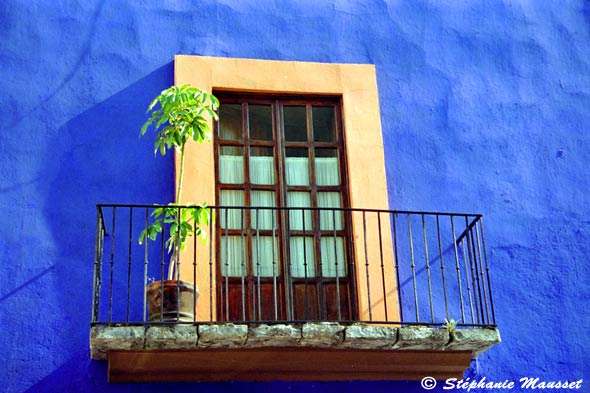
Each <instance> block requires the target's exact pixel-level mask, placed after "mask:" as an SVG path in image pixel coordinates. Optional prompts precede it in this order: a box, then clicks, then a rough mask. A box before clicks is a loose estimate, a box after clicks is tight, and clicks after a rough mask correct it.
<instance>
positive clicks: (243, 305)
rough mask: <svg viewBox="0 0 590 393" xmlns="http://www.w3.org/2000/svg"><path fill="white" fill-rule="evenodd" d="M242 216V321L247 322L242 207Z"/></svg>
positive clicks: (242, 217)
mask: <svg viewBox="0 0 590 393" xmlns="http://www.w3.org/2000/svg"><path fill="white" fill-rule="evenodd" d="M240 212H241V214H242V216H241V217H240V220H241V223H240V228H241V229H240V236H241V240H242V241H241V245H242V263H241V267H242V269H241V271H242V320H243V321H246V281H245V280H246V241H245V233H244V215H245V214H246V212H245V211H244V208H243V207H242V208H241V209H240Z"/></svg>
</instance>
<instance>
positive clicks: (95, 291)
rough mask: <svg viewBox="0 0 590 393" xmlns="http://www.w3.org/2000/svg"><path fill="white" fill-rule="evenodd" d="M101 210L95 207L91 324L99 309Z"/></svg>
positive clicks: (95, 320) (96, 317)
mask: <svg viewBox="0 0 590 393" xmlns="http://www.w3.org/2000/svg"><path fill="white" fill-rule="evenodd" d="M100 217H101V208H100V206H97V207H96V232H95V243H94V247H95V248H94V277H93V278H92V281H93V282H92V316H91V318H90V320H91V322H92V323H95V322H97V321H98V309H99V302H100V290H99V288H100V270H101V268H100V265H101V263H102V256H101V252H102V251H101V248H102V246H101V243H102V241H101V238H102V237H103V236H104V235H103V230H102V227H101V220H100Z"/></svg>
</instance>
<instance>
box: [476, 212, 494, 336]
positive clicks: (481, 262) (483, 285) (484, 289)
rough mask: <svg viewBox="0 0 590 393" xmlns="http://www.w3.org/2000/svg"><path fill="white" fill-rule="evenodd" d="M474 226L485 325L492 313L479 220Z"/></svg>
mask: <svg viewBox="0 0 590 393" xmlns="http://www.w3.org/2000/svg"><path fill="white" fill-rule="evenodd" d="M476 220H478V218H476ZM474 228H475V240H476V241H477V257H476V258H475V260H476V261H478V262H479V275H480V278H481V286H482V292H483V302H484V305H485V320H484V321H482V322H483V324H484V325H487V324H489V321H490V314H489V310H488V296H487V294H486V280H485V277H484V271H483V261H482V257H481V243H480V241H479V231H478V230H477V222H476V224H475V226H474ZM482 318H483V315H482Z"/></svg>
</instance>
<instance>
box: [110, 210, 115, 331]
mask: <svg viewBox="0 0 590 393" xmlns="http://www.w3.org/2000/svg"><path fill="white" fill-rule="evenodd" d="M116 210H117V207H116V206H113V213H112V221H111V225H112V226H111V228H112V231H111V271H110V281H109V322H112V321H113V273H114V270H115V229H116V228H115V222H116V218H115V217H116V215H117V212H116Z"/></svg>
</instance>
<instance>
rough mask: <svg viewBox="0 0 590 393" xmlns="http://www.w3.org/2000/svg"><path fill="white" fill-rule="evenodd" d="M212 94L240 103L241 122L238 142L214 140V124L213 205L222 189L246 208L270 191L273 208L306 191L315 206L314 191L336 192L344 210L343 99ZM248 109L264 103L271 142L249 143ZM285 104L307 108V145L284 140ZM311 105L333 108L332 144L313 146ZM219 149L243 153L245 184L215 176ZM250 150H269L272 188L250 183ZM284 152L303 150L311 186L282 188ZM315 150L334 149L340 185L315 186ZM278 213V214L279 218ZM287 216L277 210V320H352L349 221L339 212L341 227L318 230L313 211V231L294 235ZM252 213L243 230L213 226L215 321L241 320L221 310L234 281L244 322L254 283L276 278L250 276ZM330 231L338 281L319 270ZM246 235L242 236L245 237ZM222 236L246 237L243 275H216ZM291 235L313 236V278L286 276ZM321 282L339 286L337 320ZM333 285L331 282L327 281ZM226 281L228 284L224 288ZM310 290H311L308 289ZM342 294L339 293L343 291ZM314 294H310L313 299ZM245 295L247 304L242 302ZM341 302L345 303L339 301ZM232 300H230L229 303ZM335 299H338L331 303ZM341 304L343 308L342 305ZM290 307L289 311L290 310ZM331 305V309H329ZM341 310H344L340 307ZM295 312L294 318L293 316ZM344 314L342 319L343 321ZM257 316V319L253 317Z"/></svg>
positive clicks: (251, 313) (251, 311)
mask: <svg viewBox="0 0 590 393" xmlns="http://www.w3.org/2000/svg"><path fill="white" fill-rule="evenodd" d="M213 93H214V94H215V95H216V96H217V97H218V98H219V99H220V101H221V103H222V105H223V104H239V105H240V106H241V110H242V118H241V138H240V140H231V139H222V138H221V137H220V136H219V122H215V126H214V138H213V144H214V154H215V200H216V204H217V205H220V204H221V202H220V201H221V199H220V195H221V191H222V190H239V191H243V192H244V203H245V206H251V202H252V201H251V193H252V191H272V192H274V193H275V206H278V207H283V206H287V195H288V192H289V191H295V192H297V191H300V192H309V193H310V198H311V207H318V192H338V193H339V194H340V196H341V200H340V202H341V207H349V206H350V199H349V186H348V174H347V164H346V146H345V132H344V129H343V125H342V110H341V108H342V98H341V96H337V95H329V96H318V95H281V94H255V93H245V92H240V93H236V92H231V91H230V92H228V91H223V90H222V91H217V90H214V91H213ZM249 105H269V106H270V107H271V116H272V132H273V139H272V140H271V141H260V140H253V139H250V137H249V135H248V133H249V122H248V120H249V111H248V106H249ZM285 106H304V107H305V108H306V109H305V111H306V133H307V141H287V140H286V138H285V131H284V129H283V119H282V108H283V107H285ZM314 106H330V107H333V108H334V117H335V124H334V126H335V137H336V140H335V141H334V142H316V141H315V139H314V135H313V124H312V122H313V117H312V113H311V112H312V110H313V107H314ZM224 146H234V147H239V148H240V149H242V151H243V154H244V183H242V184H223V183H221V181H220V178H219V154H220V148H221V147H224ZM252 147H265V148H272V150H273V162H274V179H275V182H274V184H272V185H259V184H256V185H253V184H252V183H251V182H250V176H249V174H250V165H249V157H250V148H252ZM288 148H299V149H306V150H307V154H308V159H309V162H310V166H309V170H310V184H309V185H308V186H295V185H287V184H286V178H285V175H284V174H285V165H286V162H285V159H286V157H287V153H286V149H288ZM316 149H335V150H336V152H337V156H338V163H339V167H338V170H339V176H340V184H339V185H318V184H317V179H316V176H315V164H312V162H315V161H314V160H315V151H316ZM279 213H280V214H279ZM287 215H288V213H287V212H286V211H282V212H281V211H277V217H276V218H277V226H278V232H279V233H278V235H277V237H278V239H279V245H278V250H277V251H278V256H277V259H278V263H279V269H278V271H279V273H280V274H279V280H278V282H277V281H275V283H274V285H275V287H274V289H276V292H275V293H278V295H277V296H276V297H275V299H274V302H275V304H276V303H277V302H278V303H279V304H278V311H279V313H278V316H277V318H278V319H279V320H285V319H286V320H317V319H319V320H342V319H345V320H357V318H358V314H357V305H356V290H355V285H354V284H355V280H354V277H356V271H355V270H356V269H355V267H354V263H353V258H354V253H353V251H352V247H353V245H352V243H351V242H352V232H351V220H350V217H349V216H348V215H347V214H346V213H345V212H343V213H342V220H343V228H342V229H340V230H337V231H331V230H321V229H320V226H319V211H317V210H314V211H312V213H311V215H312V221H313V224H312V228H313V229H312V230H311V231H306V230H303V231H296V230H292V229H289V228H286V222H287V221H288V218H287ZM251 220H252V218H251V214H246V215H245V221H244V226H245V228H247V229H246V230H245V231H242V230H236V229H224V228H221V225H220V221H219V220H218V222H217V225H216V260H217V269H216V282H217V288H216V291H215V292H216V296H217V299H218V301H217V319H218V320H241V319H240V318H237V319H236V318H232V317H229V313H228V312H227V310H226V307H228V306H229V307H230V310H231V305H230V304H229V303H230V301H229V300H228V299H226V297H227V298H229V297H230V295H229V294H228V293H227V291H228V290H229V286H231V285H235V283H236V282H237V283H238V284H240V285H241V286H242V288H241V297H242V299H241V302H240V303H241V305H242V317H243V318H244V319H245V320H251V319H254V320H256V319H257V318H256V314H257V313H256V301H257V295H256V293H255V291H254V288H255V286H256V284H258V285H262V284H263V283H266V282H267V281H271V280H273V279H276V277H272V278H271V277H264V278H262V277H261V278H259V277H257V276H256V275H255V274H254V272H252V266H251V261H250V258H251V255H252V252H253V246H252V242H253V241H254V240H253V235H252V234H251V233H250V231H251V230H252V228H251ZM328 231H329V232H330V236H331V235H332V234H333V233H336V235H337V236H338V237H342V238H343V239H344V242H345V243H344V244H345V249H344V252H345V261H346V264H347V266H346V275H345V276H339V277H338V278H335V277H334V278H331V277H324V275H323V273H322V271H323V269H322V265H321V261H322V257H321V238H322V236H327V235H328V233H327V232H328ZM268 232H270V230H260V231H259V234H260V235H261V236H268V235H269V234H270V233H268ZM244 233H246V235H244ZM223 236H245V237H247V238H250V239H249V240H247V241H246V251H245V254H246V259H247V261H246V264H247V265H246V275H245V276H244V277H225V276H223V275H222V274H221V263H222V261H221V247H222V241H223V240H222V238H223ZM290 236H304V237H312V238H313V239H314V240H313V243H314V250H313V252H314V255H315V256H316V257H315V258H314V262H315V266H314V271H315V272H316V274H315V275H314V276H313V277H307V276H306V277H293V276H291V272H290V269H289V268H288V267H287V266H285V265H284V263H285V261H287V259H288V258H287V254H288V252H289V251H288V250H289V247H290V245H289V237H290ZM324 281H326V283H327V285H328V286H329V285H330V284H335V285H337V286H338V287H339V289H338V290H336V294H337V295H336V296H338V295H340V299H339V301H340V303H341V306H340V307H339V308H338V316H335V315H328V313H329V311H328V310H329V304H327V302H328V301H329V300H327V296H329V294H328V292H327V291H328V290H329V289H328V288H329V287H328V286H326V287H324ZM332 281H334V282H333V283H332ZM228 282H230V283H231V284H228ZM271 282H272V281H271ZM295 285H299V286H302V285H304V294H305V306H304V308H305V310H306V311H305V317H302V316H301V315H300V314H299V312H298V311H296V310H294V307H295V305H294V304H293V303H292V302H293V301H294V300H293V298H294V297H295V296H296V295H295V294H294V292H295ZM310 289H311V291H310ZM343 291H344V292H343ZM314 294H315V295H314ZM308 295H309V296H312V297H315V298H316V300H317V304H315V311H313V312H312V313H311V314H310V304H311V303H313V301H312V300H313V299H308ZM244 296H246V297H247V300H244ZM343 299H344V302H343ZM232 300H233V301H235V300H234V299H232ZM335 300H336V301H338V299H335ZM343 303H344V304H343ZM289 306H290V307H289ZM332 306H333V305H332ZM343 306H344V307H345V308H344V307H343ZM275 309H276V308H275ZM296 314H299V315H298V317H296ZM342 316H345V317H342ZM258 317H259V318H261V317H262V316H261V315H258Z"/></svg>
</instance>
